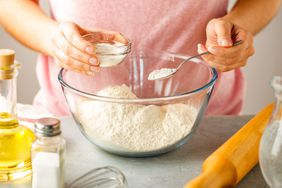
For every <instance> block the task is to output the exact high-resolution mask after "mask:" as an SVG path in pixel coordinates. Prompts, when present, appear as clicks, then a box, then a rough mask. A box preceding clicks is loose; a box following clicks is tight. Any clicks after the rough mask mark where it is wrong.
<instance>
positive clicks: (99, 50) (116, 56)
mask: <svg viewBox="0 0 282 188" xmlns="http://www.w3.org/2000/svg"><path fill="white" fill-rule="evenodd" d="M94 47H95V53H96V55H97V58H98V60H99V62H100V66H101V67H110V66H115V65H117V64H119V63H121V62H122V61H123V59H124V58H125V57H126V55H127V53H128V52H129V50H128V48H129V47H128V46H127V45H125V44H123V43H120V42H116V41H115V42H113V43H97V44H94Z"/></svg>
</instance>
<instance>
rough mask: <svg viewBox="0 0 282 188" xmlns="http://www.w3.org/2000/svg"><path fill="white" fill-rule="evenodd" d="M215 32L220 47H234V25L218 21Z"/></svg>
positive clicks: (215, 24)
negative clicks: (232, 34)
mask: <svg viewBox="0 0 282 188" xmlns="http://www.w3.org/2000/svg"><path fill="white" fill-rule="evenodd" d="M214 30H215V33H216V35H217V43H218V44H219V46H225V47H227V46H232V44H233V42H232V39H231V30H232V24H230V23H228V22H225V21H223V20H218V21H216V22H215V23H214Z"/></svg>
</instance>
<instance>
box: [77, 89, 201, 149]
mask: <svg viewBox="0 0 282 188" xmlns="http://www.w3.org/2000/svg"><path fill="white" fill-rule="evenodd" d="M97 95H101V96H111V97H116V98H137V97H136V96H135V95H134V94H133V93H132V92H131V90H130V89H129V88H128V87H127V86H126V85H122V86H113V87H107V88H105V89H103V90H101V91H100V92H98V93H97ZM77 115H78V120H79V121H80V122H81V124H82V126H83V128H84V130H85V131H86V133H87V134H88V136H90V137H91V138H92V139H93V140H97V143H99V144H100V145H101V143H103V145H104V146H105V147H106V148H115V149H118V150H122V151H130V152H133V151H134V152H144V151H154V150H158V149H162V148H164V147H167V146H170V145H173V144H174V143H176V142H177V141H179V140H181V139H182V138H184V137H185V136H186V135H187V134H189V132H190V131H191V128H192V126H193V125H194V121H195V118H196V116H197V110H196V109H195V108H194V107H192V106H189V105H186V104H182V103H178V104H169V105H164V106H156V105H136V104H120V103H107V102H99V101H82V102H81V103H79V104H78V109H77Z"/></svg>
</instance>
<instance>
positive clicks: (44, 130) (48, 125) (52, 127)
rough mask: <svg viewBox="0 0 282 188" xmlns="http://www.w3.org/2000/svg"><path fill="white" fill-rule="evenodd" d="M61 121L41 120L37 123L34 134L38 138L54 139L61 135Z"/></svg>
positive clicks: (54, 119) (49, 118) (52, 119)
mask: <svg viewBox="0 0 282 188" xmlns="http://www.w3.org/2000/svg"><path fill="white" fill-rule="evenodd" d="M60 124H61V122H60V120H58V119H56V118H52V117H48V118H40V119H38V120H36V121H35V127H34V128H35V129H34V132H35V134H36V135H38V136H44V137H52V136H57V135H60V134H61V128H60Z"/></svg>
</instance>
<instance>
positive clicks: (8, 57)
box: [0, 49, 15, 69]
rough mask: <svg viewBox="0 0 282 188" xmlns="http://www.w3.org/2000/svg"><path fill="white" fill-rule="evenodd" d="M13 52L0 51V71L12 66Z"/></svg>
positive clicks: (8, 50) (7, 50)
mask: <svg viewBox="0 0 282 188" xmlns="http://www.w3.org/2000/svg"><path fill="white" fill-rule="evenodd" d="M14 60H15V51H14V50H10V49H0V69H6V68H9V67H10V66H11V65H14Z"/></svg>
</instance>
